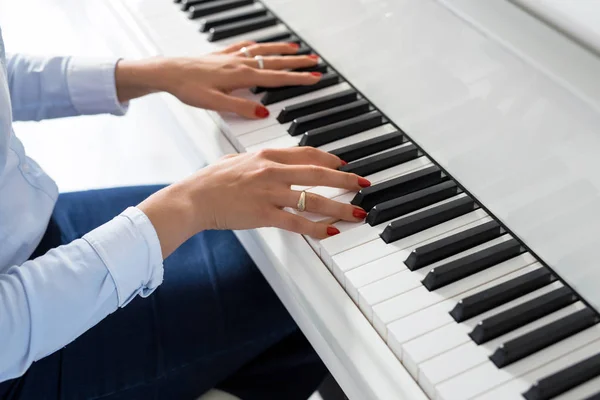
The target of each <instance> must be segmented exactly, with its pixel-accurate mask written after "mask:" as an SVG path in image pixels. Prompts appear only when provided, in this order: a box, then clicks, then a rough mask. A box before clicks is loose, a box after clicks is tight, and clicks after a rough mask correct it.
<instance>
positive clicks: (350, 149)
mask: <svg viewBox="0 0 600 400" xmlns="http://www.w3.org/2000/svg"><path fill="white" fill-rule="evenodd" d="M405 141H406V137H405V136H404V134H403V133H402V132H398V131H396V132H392V133H387V134H385V135H382V136H378V137H375V138H372V139H368V140H364V141H362V142H359V143H354V144H351V145H348V146H344V147H341V148H339V149H335V150H332V151H330V153H331V154H334V155H336V156H338V157H339V158H341V159H342V160H344V161H346V162H352V161H355V160H358V159H360V158H363V157H367V156H370V155H372V154H375V153H379V152H380V151H383V150H387V149H391V148H392V147H396V146H399V145H401V144H402V143H404V142H405Z"/></svg>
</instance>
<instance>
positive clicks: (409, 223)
mask: <svg viewBox="0 0 600 400" xmlns="http://www.w3.org/2000/svg"><path fill="white" fill-rule="evenodd" d="M476 208H477V205H476V204H475V202H474V201H473V199H471V198H470V197H469V196H464V197H460V198H458V199H455V200H452V201H449V202H447V203H444V204H440V205H438V206H435V207H432V208H428V209H427V210H423V211H421V212H417V213H415V214H411V215H407V216H406V217H403V218H400V219H398V220H396V221H394V222H392V223H391V224H389V225H388V226H387V227H386V228H385V229H384V231H383V233H382V234H381V238H382V239H383V241H384V242H386V243H392V242H395V241H396V240H400V239H402V238H405V237H407V236H410V235H414V234H415V233H418V232H421V231H424V230H425V229H429V228H432V227H434V226H436V225H439V224H441V223H443V222H446V221H449V220H451V219H454V218H457V217H460V216H461V215H465V214H467V213H470V212H471V211H473V210H475V209H476Z"/></svg>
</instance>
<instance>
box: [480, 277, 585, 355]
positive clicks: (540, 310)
mask: <svg viewBox="0 0 600 400" xmlns="http://www.w3.org/2000/svg"><path fill="white" fill-rule="evenodd" d="M576 301H577V296H576V295H575V293H573V291H572V290H571V289H569V288H568V287H562V288H559V289H556V290H553V291H551V292H549V293H546V294H544V295H542V296H539V297H536V298H535V299H531V300H529V301H527V302H525V303H523V304H519V305H518V306H515V307H513V308H511V309H509V310H506V311H503V312H501V313H499V314H496V315H494V316H491V317H489V318H486V319H484V320H483V321H481V322H479V324H477V326H475V328H474V329H473V331H472V332H471V333H469V336H471V339H473V341H474V342H475V343H477V344H483V343H486V342H489V341H490V340H493V339H496V338H497V337H499V336H502V335H504V334H505V333H508V332H510V331H514V330H515V329H517V328H520V327H521V326H524V325H526V324H528V323H530V322H533V321H535V320H538V319H540V318H542V317H544V316H546V315H549V314H551V313H553V312H555V311H558V310H560V309H561V308H564V307H566V306H568V305H569V304H573V303H575V302H576Z"/></svg>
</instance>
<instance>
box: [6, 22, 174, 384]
mask: <svg viewBox="0 0 600 400" xmlns="http://www.w3.org/2000/svg"><path fill="white" fill-rule="evenodd" d="M116 62H117V60H116V59H110V60H79V59H74V58H63V57H52V58H39V57H28V56H22V55H12V56H11V55H8V56H5V52H4V43H3V41H2V32H1V30H0V382H2V381H5V380H8V379H11V378H15V377H18V376H21V375H22V374H23V373H24V372H25V371H26V370H27V368H28V367H29V366H30V365H31V363H33V362H35V361H37V360H39V359H41V358H43V357H45V356H47V355H49V354H51V353H53V352H55V351H56V350H58V349H60V348H62V347H64V346H66V345H67V344H68V343H70V342H71V341H73V340H74V339H75V338H77V337H78V336H79V335H81V334H82V333H83V332H85V331H86V330H88V329H89V328H90V327H92V326H94V325H95V324H96V323H98V322H99V321H100V320H102V319H103V318H104V317H106V316H107V315H108V314H110V313H112V312H113V311H115V310H116V309H117V308H118V307H123V306H125V305H126V304H127V303H128V302H129V301H130V300H131V299H133V298H134V297H135V296H137V295H138V294H139V295H142V296H144V297H145V296H148V295H149V294H150V293H151V292H152V291H153V290H154V289H155V288H156V287H157V286H158V285H159V284H160V283H161V282H162V277H163V266H162V255H161V250H160V243H159V241H158V237H157V236H156V232H155V230H154V228H153V227H152V224H151V223H150V221H149V220H148V218H147V217H146V216H145V214H144V213H142V212H141V211H140V210H138V209H137V208H133V207H132V208H129V209H127V210H126V211H125V212H123V213H122V214H121V215H119V216H117V217H115V218H114V219H113V220H112V221H110V222H108V223H106V224H105V225H103V226H101V227H99V228H98V229H95V230H93V231H92V232H90V233H88V234H87V235H85V236H84V237H83V238H82V239H79V240H75V241H74V242H72V243H70V244H67V245H65V246H61V247H59V248H57V249H53V250H51V251H50V252H48V253H47V254H46V255H44V256H42V257H39V258H37V259H35V260H32V261H26V260H27V259H28V258H29V257H30V255H31V254H32V253H33V251H34V249H35V248H36V246H37V245H38V243H39V242H40V240H41V238H42V236H43V234H44V232H45V230H46V226H47V224H48V221H49V219H50V215H51V213H52V209H53V208H54V204H55V203H56V198H57V196H58V190H57V187H56V185H55V183H54V182H53V181H52V179H51V178H50V177H49V176H48V175H46V174H45V173H44V171H42V169H41V168H40V167H39V166H38V165H37V164H36V163H35V162H34V161H33V160H32V159H30V158H28V157H27V156H26V155H25V151H24V149H23V145H22V143H21V142H20V141H19V139H17V137H16V136H15V134H14V132H13V128H12V121H13V120H41V119H45V118H57V117H66V116H73V115H82V114H98V113H112V114H117V115H119V114H123V113H124V112H125V108H124V107H123V106H122V105H121V104H119V102H118V100H117V97H116V89H115V66H116Z"/></svg>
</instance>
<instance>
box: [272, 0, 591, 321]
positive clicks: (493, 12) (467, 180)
mask: <svg viewBox="0 0 600 400" xmlns="http://www.w3.org/2000/svg"><path fill="white" fill-rule="evenodd" d="M265 3H266V4H267V5H268V6H269V7H270V8H271V9H272V10H274V11H275V13H276V14H277V15H279V16H280V17H281V18H283V19H284V20H285V21H286V23H287V24H288V25H289V26H290V27H291V28H292V29H294V30H295V31H296V32H297V33H298V34H299V35H300V36H301V37H303V38H304V39H305V40H306V41H307V42H308V43H309V44H310V45H311V46H313V47H314V48H315V49H316V50H317V52H318V53H319V54H321V55H322V56H323V58H324V59H325V60H326V61H327V62H329V63H331V64H332V65H333V66H334V67H335V68H336V69H338V70H339V71H340V72H341V73H342V75H343V76H344V77H345V78H346V79H348V80H349V81H350V82H351V83H352V84H353V85H354V86H355V87H356V88H357V89H359V90H360V91H361V92H362V93H363V94H364V95H365V96H366V97H367V98H368V99H370V100H371V101H372V102H373V103H374V104H375V105H376V106H378V107H379V108H380V109H381V110H382V111H383V112H384V113H385V114H386V115H388V117H390V118H391V119H392V120H393V121H394V122H395V123H397V124H398V125H399V126H400V127H401V128H403V129H404V130H406V131H407V133H408V134H409V135H410V136H411V138H412V139H413V140H414V141H415V142H417V143H418V144H420V145H421V146H422V147H423V148H424V149H426V151H427V152H428V153H429V154H430V155H431V156H432V157H433V158H434V159H435V160H436V161H437V162H439V163H440V164H441V165H442V166H443V167H444V168H446V169H447V170H448V171H449V172H450V173H451V174H452V175H453V176H454V177H456V178H457V179H458V180H459V182H460V183H461V184H463V185H464V186H465V187H466V188H467V189H468V190H469V191H470V192H471V193H473V194H474V195H475V196H476V198H478V199H479V200H480V201H481V202H482V203H483V204H484V205H485V206H486V207H488V208H489V209H490V210H491V211H492V212H493V213H494V214H495V216H496V217H498V218H499V219H500V220H501V221H503V222H504V223H505V224H506V225H507V226H508V227H510V228H511V229H512V230H513V232H515V233H516V234H517V235H518V236H519V237H520V238H521V239H522V240H523V241H524V242H525V243H526V244H527V245H528V246H530V247H531V248H532V249H533V250H534V251H535V252H536V253H537V254H538V255H539V256H540V257H541V258H542V259H543V260H544V261H545V262H546V263H548V264H549V265H550V266H551V267H552V268H553V269H554V270H555V271H556V272H557V273H558V274H559V275H560V276H561V277H562V278H563V279H564V280H565V281H567V282H568V283H569V284H570V285H571V286H573V287H574V288H575V290H577V292H578V293H580V294H581V295H582V296H583V297H584V298H585V299H586V300H588V301H589V302H590V303H591V304H592V305H594V306H595V307H596V308H597V309H600V294H599V292H598V291H597V282H598V281H600V268H598V267H597V248H598V247H599V246H600V199H599V198H598V190H599V189H600V175H598V174H597V169H598V167H599V162H598V153H599V152H600V133H599V132H598V127H599V126H600V115H599V114H598V112H597V111H596V110H597V109H598V108H597V107H598V104H600V90H599V88H600V86H599V85H600V62H599V60H598V59H597V58H595V56H593V55H591V53H587V52H586V50H584V49H582V48H580V47H578V46H577V45H575V44H574V43H573V42H571V41H570V40H568V39H565V38H564V37H562V36H560V35H559V34H557V33H556V31H554V30H553V29H551V28H549V27H548V26H547V25H545V24H544V23H542V22H540V21H539V20H535V19H534V18H533V17H531V16H530V15H528V14H526V13H525V12H523V11H522V10H520V9H519V8H517V7H516V6H514V5H513V4H511V3H508V2H505V1H496V0H489V1H485V2H482V1H471V0H452V1H451V0H447V1H443V3H444V4H442V2H441V1H440V2H438V1H433V0H397V1H368V2H367V1H362V0H329V1H327V2H323V1H320V0H303V1H302V2H298V1H294V0H266V1H265ZM447 7H450V8H451V9H452V11H451V10H450V9H449V8H447ZM315 10H318V11H319V12H315ZM332 15H335V23H331V22H332V17H331V16H332ZM459 16H460V17H459ZM508 16H510V17H515V18H517V19H518V20H515V19H511V18H507V17H508ZM463 18H465V19H467V20H468V23H467V22H465V20H463ZM516 22H518V23H516ZM475 26H478V27H479V28H475ZM481 26H483V28H482V27H481ZM478 29H485V30H486V32H485V35H484V34H483V33H481V32H480V31H479V30H478ZM492 38H494V39H492ZM374 66H376V68H377V69H376V73H373V69H374Z"/></svg>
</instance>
